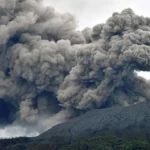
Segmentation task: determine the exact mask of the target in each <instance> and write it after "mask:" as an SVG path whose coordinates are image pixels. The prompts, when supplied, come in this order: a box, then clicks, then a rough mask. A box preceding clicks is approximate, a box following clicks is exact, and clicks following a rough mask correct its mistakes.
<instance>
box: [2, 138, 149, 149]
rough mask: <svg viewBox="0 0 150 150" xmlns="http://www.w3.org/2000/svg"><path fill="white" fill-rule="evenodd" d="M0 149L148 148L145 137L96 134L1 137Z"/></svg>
mask: <svg viewBox="0 0 150 150" xmlns="http://www.w3.org/2000/svg"><path fill="white" fill-rule="evenodd" d="M0 150H150V141H149V140H148V139H146V138H141V137H140V138H139V137H135V136H134V137H128V138H125V137H124V138H119V137H116V136H97V137H88V138H84V139H80V140H78V141H76V142H72V143H70V142H68V140H65V139H64V138H53V139H47V140H33V139H30V138H16V139H2V140H0Z"/></svg>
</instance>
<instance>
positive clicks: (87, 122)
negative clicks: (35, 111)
mask: <svg viewBox="0 0 150 150" xmlns="http://www.w3.org/2000/svg"><path fill="white" fill-rule="evenodd" d="M106 133H115V134H118V135H119V134H120V135H125V136H126V135H130V134H134V133H135V134H141V135H145V136H149V133H150V103H139V104H136V105H132V106H129V107H113V108H107V109H94V110H91V111H89V112H87V113H86V114H84V115H82V116H80V117H77V118H75V119H73V120H71V121H68V122H65V123H63V124H60V125H57V126H55V127H53V128H52V129H50V130H48V131H46V132H45V133H43V134H41V135H40V136H39V137H38V138H42V139H43V138H53V137H67V138H68V139H70V140H71V141H74V140H76V139H78V138H81V137H84V136H88V135H94V134H106Z"/></svg>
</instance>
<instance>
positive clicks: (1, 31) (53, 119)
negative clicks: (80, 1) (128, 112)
mask: <svg viewBox="0 0 150 150" xmlns="http://www.w3.org/2000/svg"><path fill="white" fill-rule="evenodd" d="M0 64H1V65H0V108H2V109H1V110H0V118H1V119H0V124H1V125H6V124H12V123H13V125H21V126H31V127H34V128H35V125H36V129H37V131H38V132H42V131H43V130H46V129H47V128H50V127H51V126H53V125H56V124H58V123H61V122H63V121H65V120H67V119H69V118H70V117H71V116H72V115H74V114H75V113H77V112H78V111H80V112H82V111H83V112H85V111H87V110H89V109H93V108H104V107H111V106H114V105H121V106H128V105H132V104H135V103H138V102H143V101H148V100H149V99H150V82H149V81H146V80H145V79H143V78H141V77H138V76H137V74H136V72H135V71H138V70H143V71H149V70H150V18H144V17H142V16H137V15H135V14H134V12H133V11H132V10H131V9H126V10H124V11H122V12H121V13H114V14H113V15H112V17H110V18H109V19H108V20H107V22H106V23H105V24H98V25H96V26H95V27H93V29H91V28H86V29H84V30H83V31H82V32H80V31H77V30H76V21H75V18H74V17H73V16H72V15H71V14H69V13H64V14H60V13H58V12H56V11H55V10H54V9H53V8H52V7H44V6H43V5H42V2H41V1H40V0H1V1H0Z"/></svg>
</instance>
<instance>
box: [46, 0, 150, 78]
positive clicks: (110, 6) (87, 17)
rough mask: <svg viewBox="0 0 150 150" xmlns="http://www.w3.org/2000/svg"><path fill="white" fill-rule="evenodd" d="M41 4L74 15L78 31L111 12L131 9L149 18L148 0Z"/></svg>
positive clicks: (52, 0)
mask: <svg viewBox="0 0 150 150" xmlns="http://www.w3.org/2000/svg"><path fill="white" fill-rule="evenodd" d="M43 3H44V4H45V5H50V6H53V7H54V8H55V9H57V10H58V11H60V12H70V13H72V14H74V15H75V16H76V19H77V21H78V29H83V28H85V27H92V26H94V25H95V24H98V23H104V22H105V21H106V20H107V19H108V18H109V17H110V16H111V15H112V13H113V12H120V11H122V10H123V9H125V8H132V9H133V11H134V12H135V13H136V14H138V15H142V16H146V17H150V9H149V6H150V1H149V0H43ZM139 75H141V76H143V77H145V78H146V79H150V73H148V72H140V73H139Z"/></svg>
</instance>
